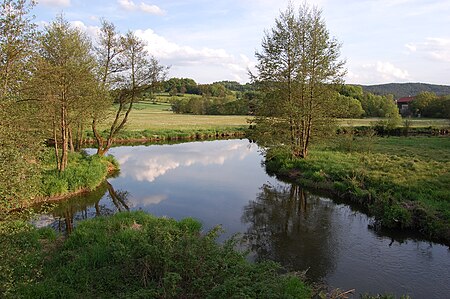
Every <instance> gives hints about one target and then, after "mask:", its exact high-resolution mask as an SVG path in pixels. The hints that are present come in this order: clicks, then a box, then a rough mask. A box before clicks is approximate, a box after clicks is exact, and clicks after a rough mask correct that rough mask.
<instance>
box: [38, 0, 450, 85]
mask: <svg viewBox="0 0 450 299" xmlns="http://www.w3.org/2000/svg"><path fill="white" fill-rule="evenodd" d="M38 2H39V3H38V5H37V6H36V7H35V9H34V10H33V13H34V15H35V16H36V21H37V22H40V23H42V24H45V23H47V22H50V21H51V20H53V19H54V18H55V16H56V15H57V14H60V13H63V14H64V16H65V18H66V19H68V20H69V21H70V22H72V23H73V24H74V25H76V26H78V27H80V28H83V30H86V31H87V32H88V34H91V35H92V36H95V34H96V32H97V30H98V27H99V26H100V21H99V20H100V18H105V19H107V20H109V21H112V22H113V23H114V24H116V26H117V28H118V29H119V30H120V31H121V32H123V33H125V32H126V31H128V30H132V31H135V32H136V34H137V35H138V36H140V37H141V38H143V39H144V40H146V41H147V43H148V50H149V52H150V53H152V54H153V55H154V56H155V57H156V58H158V59H159V60H160V61H161V63H163V64H165V65H170V66H171V69H170V73H169V76H170V77H188V78H193V79H194V80H196V81H197V82H199V83H210V82H214V81H220V80H236V81H239V82H242V83H244V82H248V81H249V78H248V72H247V69H252V68H253V67H254V65H255V63H256V59H255V56H254V53H255V51H256V50H259V49H260V45H261V40H262V37H263V35H264V30H267V29H270V28H271V27H272V26H273V25H274V20H275V18H276V17H278V15H279V14H280V11H282V10H285V9H286V7H287V5H288V0H259V1H258V0H215V1H210V0H166V1H163V0H109V1H106V0H98V1H95V0H91V1H89V0H40V1H39V0H38ZM292 3H294V5H297V6H298V5H299V4H301V3H303V0H301V1H294V0H293V1H292ZM307 3H309V4H310V5H317V6H318V7H319V8H321V9H322V10H323V16H324V19H325V22H326V24H327V28H328V30H329V31H330V33H331V35H332V36H334V37H336V38H337V39H338V40H339V41H340V42H341V43H342V49H341V57H342V58H343V59H345V60H346V61H347V63H346V67H347V70H348V72H347V76H346V82H347V83H355V84H379V83H389V82H424V83H434V84H445V85H450V0H445V1H434V0H310V1H307Z"/></svg>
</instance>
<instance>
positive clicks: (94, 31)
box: [70, 21, 100, 40]
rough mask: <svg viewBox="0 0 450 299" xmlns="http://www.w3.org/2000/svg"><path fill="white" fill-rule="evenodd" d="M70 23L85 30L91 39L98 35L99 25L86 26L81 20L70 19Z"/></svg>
mask: <svg viewBox="0 0 450 299" xmlns="http://www.w3.org/2000/svg"><path fill="white" fill-rule="evenodd" d="M70 24H71V25H72V26H74V27H76V28H78V29H80V30H81V31H83V32H85V33H86V34H87V35H89V36H90V37H91V38H92V39H93V40H95V39H96V38H97V37H98V36H99V33H100V27H98V26H86V25H85V24H84V23H83V22H82V21H71V22H70Z"/></svg>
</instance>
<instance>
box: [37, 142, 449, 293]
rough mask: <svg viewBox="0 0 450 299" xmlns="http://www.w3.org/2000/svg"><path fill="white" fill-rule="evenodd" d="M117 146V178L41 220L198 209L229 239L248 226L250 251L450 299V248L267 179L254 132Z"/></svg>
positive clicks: (324, 276) (373, 287)
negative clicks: (377, 227) (381, 227)
mask: <svg viewBox="0 0 450 299" xmlns="http://www.w3.org/2000/svg"><path fill="white" fill-rule="evenodd" d="M110 153H111V154H113V155H114V156H115V157H116V158H117V160H118V161H119V162H120V167H121V171H120V174H119V175H118V176H117V177H116V178H111V179H109V180H108V181H109V182H108V183H105V184H103V185H102V186H101V187H100V188H99V189H97V190H96V191H94V192H92V193H91V194H89V195H87V196H83V197H77V198H73V199H71V200H70V201H66V202H62V203H60V204H58V205H57V206H56V207H55V208H53V209H52V210H50V211H49V212H47V213H46V214H43V215H42V216H41V218H40V219H39V220H38V221H36V223H37V224H39V225H44V224H47V225H51V226H53V227H55V228H56V229H59V230H61V231H71V230H72V229H73V225H74V224H75V225H76V222H77V221H78V220H81V219H86V218H91V217H95V216H98V215H110V214H113V213H115V212H117V211H123V210H140V209H142V210H144V211H147V212H149V213H151V214H154V215H156V216H167V217H172V218H175V219H182V218H185V217H194V218H197V219H199V220H200V221H201V222H202V223H203V225H204V229H205V230H209V229H210V228H212V227H214V226H216V225H218V224H221V225H222V226H223V228H224V229H225V233H224V235H223V236H222V240H223V239H226V238H229V237H230V236H232V235H233V234H235V233H241V234H242V236H243V237H244V239H245V240H246V244H247V245H248V246H250V248H251V249H252V252H253V254H252V255H251V257H252V258H253V259H255V260H259V259H265V258H270V259H273V260H276V261H278V262H280V263H282V264H283V265H284V266H285V267H287V268H288V269H290V270H296V271H304V270H308V272H307V275H308V276H309V277H310V278H311V279H313V280H314V281H323V282H325V283H326V284H328V285H330V286H332V287H338V288H340V289H344V290H347V289H353V288H354V289H356V292H357V293H366V292H370V293H392V294H397V295H400V294H409V295H411V296H412V297H413V298H450V250H449V248H448V247H446V246H442V245H439V244H434V243H430V242H425V241H420V240H416V239H414V237H413V236H411V235H409V236H408V235H399V234H398V233H394V232H390V233H387V232H377V231H374V230H373V229H371V228H370V227H371V224H372V222H373V221H372V219H370V218H368V217H367V216H366V215H365V214H363V213H360V212H358V211H357V210H356V209H355V208H352V207H351V206H349V205H346V204H342V203H337V202H336V201H333V200H331V199H328V198H325V197H322V196H318V195H314V194H313V193H311V192H310V191H307V190H304V189H302V188H300V187H299V186H296V185H291V184H287V183H283V182H280V181H278V180H277V179H275V178H273V177H270V176H269V175H267V174H266V172H265V170H264V168H263V167H262V166H261V161H262V157H261V156H260V154H259V152H258V147H257V146H256V145H255V144H251V143H249V142H248V141H247V140H225V141H223V140H222V141H208V142H193V143H184V144H177V145H152V146H134V147H130V146H123V147H117V148H113V149H111V151H110ZM355 298H358V296H355Z"/></svg>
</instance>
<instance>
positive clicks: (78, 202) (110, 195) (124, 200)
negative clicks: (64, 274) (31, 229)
mask: <svg viewBox="0 0 450 299" xmlns="http://www.w3.org/2000/svg"><path fill="white" fill-rule="evenodd" d="M105 194H106V198H107V199H109V202H110V203H111V205H107V204H106V203H103V204H101V201H100V200H101V199H102V198H104V197H105ZM128 196H129V192H128V191H124V190H115V189H114V187H113V185H112V184H111V183H109V182H108V181H105V182H103V183H102V184H101V185H100V186H99V187H98V188H97V189H95V190H94V191H92V192H89V193H87V194H83V195H80V196H75V197H73V198H71V199H70V201H62V202H60V203H58V204H57V205H53V204H50V205H49V204H44V205H42V206H41V207H38V209H42V210H47V209H48V207H46V206H49V207H50V209H51V213H45V214H42V215H40V217H39V218H38V219H35V220H34V221H33V223H34V224H35V225H36V226H37V227H43V226H50V227H53V228H54V229H55V230H56V231H58V232H64V233H68V234H69V233H71V232H72V231H73V229H74V225H75V224H76V222H78V221H80V220H85V219H89V218H93V217H98V216H108V215H112V214H114V213H116V212H121V211H129V210H130V208H129V203H128V202H129V199H128Z"/></svg>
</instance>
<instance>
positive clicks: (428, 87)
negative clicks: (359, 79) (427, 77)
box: [361, 83, 450, 98]
mask: <svg viewBox="0 0 450 299" xmlns="http://www.w3.org/2000/svg"><path fill="white" fill-rule="evenodd" d="M361 87H362V88H363V89H364V91H367V92H371V93H374V94H379V95H385V94H393V95H394V97H395V98H401V97H407V96H415V95H417V94H418V93H420V92H422V91H430V92H434V93H436V94H437V95H449V94H450V86H447V85H434V84H426V83H388V84H380V85H361Z"/></svg>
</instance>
